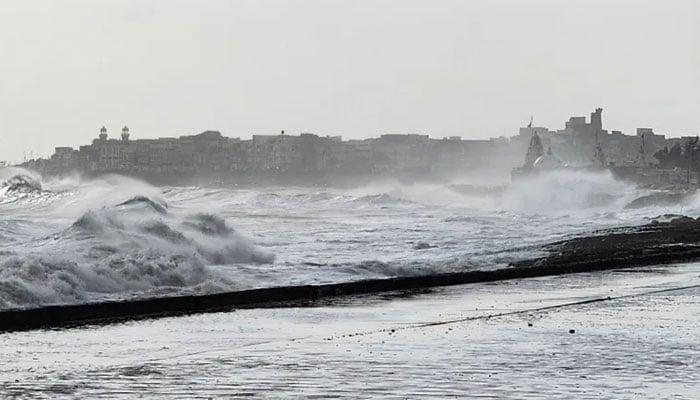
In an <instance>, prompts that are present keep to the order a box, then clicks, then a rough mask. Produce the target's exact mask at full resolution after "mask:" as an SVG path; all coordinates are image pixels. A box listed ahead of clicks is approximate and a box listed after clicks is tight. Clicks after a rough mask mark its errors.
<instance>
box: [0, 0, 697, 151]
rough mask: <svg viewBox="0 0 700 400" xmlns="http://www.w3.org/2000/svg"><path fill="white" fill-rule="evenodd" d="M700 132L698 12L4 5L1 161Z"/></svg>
mask: <svg viewBox="0 0 700 400" xmlns="http://www.w3.org/2000/svg"><path fill="white" fill-rule="evenodd" d="M598 106H600V107H603V109H604V112H603V125H604V127H605V128H606V129H609V130H612V129H617V130H623V131H624V132H626V133H631V134H634V130H635V128H637V127H652V128H654V129H655V131H657V132H661V133H666V134H668V135H670V136H681V135H690V134H692V135H695V134H697V133H700V2H698V1H695V0H666V1H663V2H660V1H642V0H636V1H627V0H624V1H623V0H585V1H579V0H567V1H561V0H469V1H467V0H457V1H450V0H394V1H388V0H371V1H370V0H342V1H340V0H227V1H223V0H201V1H199V0H198V1H195V0H188V1H182V0H104V1H94V0H60V1H59V0H44V1H38V0H3V1H2V2H0V160H8V161H21V160H22V158H23V156H24V154H25V153H26V154H27V156H30V155H34V156H37V155H40V156H49V155H50V154H51V153H52V152H53V149H54V147H56V146H74V147H77V146H79V145H81V144H87V143H89V142H90V141H91V140H92V139H93V138H94V137H96V136H97V134H98V131H99V128H100V127H101V126H102V125H105V126H106V127H107V128H108V131H109V134H110V135H112V136H118V134H119V132H120V130H121V128H122V126H124V125H128V126H129V128H130V130H131V134H132V138H153V137H162V136H178V135H184V134H194V133H198V132H202V131H204V130H207V129H212V130H219V131H221V132H222V133H223V134H224V135H227V136H232V137H242V138H246V137H250V136H251V135H252V134H274V133H279V131H280V130H285V131H286V132H287V133H289V134H298V133H301V132H312V133H316V134H319V135H323V136H325V135H342V136H343V137H344V138H345V139H349V138H364V137H373V136H378V135H380V134H383V133H422V134H429V135H431V136H433V137H444V136H452V135H459V136H462V137H464V138H474V139H477V138H488V137H495V136H501V135H506V136H511V135H515V134H517V132H518V127H520V126H524V125H526V124H527V122H528V120H529V119H530V115H533V116H534V121H535V125H537V126H547V127H549V128H552V129H556V128H562V127H563V124H564V121H565V120H567V119H568V118H569V116H571V115H581V116H583V115H586V116H587V115H588V114H589V113H590V112H591V111H592V110H593V109H594V108H596V107H598Z"/></svg>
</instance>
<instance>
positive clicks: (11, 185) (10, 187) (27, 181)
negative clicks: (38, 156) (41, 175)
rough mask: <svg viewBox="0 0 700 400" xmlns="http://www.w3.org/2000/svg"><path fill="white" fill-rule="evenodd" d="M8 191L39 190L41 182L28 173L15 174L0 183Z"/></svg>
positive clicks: (0, 186)
mask: <svg viewBox="0 0 700 400" xmlns="http://www.w3.org/2000/svg"><path fill="white" fill-rule="evenodd" d="M0 188H3V189H5V191H6V192H8V193H10V192H39V191H41V189H42V188H41V182H39V180H38V179H36V178H33V177H31V176H28V175H15V176H13V177H12V178H10V179H8V180H6V181H5V182H3V183H2V185H0Z"/></svg>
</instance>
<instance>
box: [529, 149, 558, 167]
mask: <svg viewBox="0 0 700 400" xmlns="http://www.w3.org/2000/svg"><path fill="white" fill-rule="evenodd" d="M533 166H534V167H535V169H557V168H561V167H563V166H564V164H562V162H561V160H560V159H559V157H557V156H555V155H554V154H552V153H547V154H545V155H543V156H539V157H537V160H535V163H534V164H533Z"/></svg>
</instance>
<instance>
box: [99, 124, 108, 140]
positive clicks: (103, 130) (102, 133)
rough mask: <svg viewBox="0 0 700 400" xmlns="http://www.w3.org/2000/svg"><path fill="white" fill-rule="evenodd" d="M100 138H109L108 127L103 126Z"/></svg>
mask: <svg viewBox="0 0 700 400" xmlns="http://www.w3.org/2000/svg"><path fill="white" fill-rule="evenodd" d="M99 138H100V140H107V128H105V127H104V126H102V129H100V136H99Z"/></svg>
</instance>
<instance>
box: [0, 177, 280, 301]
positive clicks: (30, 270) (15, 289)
mask: <svg viewBox="0 0 700 400" xmlns="http://www.w3.org/2000/svg"><path fill="white" fill-rule="evenodd" d="M13 182H17V180H13ZM102 184H104V182H102V183H101V184H98V186H100V185H102ZM86 187H90V184H89V183H88V184H86V183H85V182H82V183H81V184H80V185H79V186H78V187H75V188H74V189H75V190H76V192H74V193H73V198H72V200H73V202H74V203H75V202H77V203H80V205H82V206H88V207H87V210H86V211H83V212H82V214H80V215H77V216H76V217H75V219H74V220H73V222H72V223H70V224H69V225H68V226H65V225H64V227H63V228H60V225H62V224H63V221H66V220H68V218H69V217H70V215H71V211H72V210H75V209H77V208H79V205H78V204H72V206H71V207H65V208H64V207H57V208H55V209H50V210H43V211H44V212H51V213H52V215H50V216H48V215H46V216H45V217H47V218H48V219H51V221H50V222H49V223H44V221H42V220H40V219H39V220H36V221H31V220H26V221H20V222H17V220H16V219H11V218H10V217H11V216H13V215H14V214H16V212H12V211H16V210H17V209H16V208H15V209H13V210H2V209H0V220H1V221H2V222H3V223H2V224H0V228H3V229H0V235H3V236H5V235H6V236H8V237H9V236H10V235H12V234H15V233H16V231H20V230H22V229H25V230H28V231H29V232H30V233H33V234H27V233H26V232H25V233H24V234H25V236H26V237H25V238H24V239H22V240H2V242H0V308H8V307H29V306H37V305H46V304H59V303H75V302H82V301H88V300H96V299H105V298H108V299H110V298H125V297H130V296H153V295H165V294H173V293H200V292H206V293H209V292H213V291H221V290H232V289H235V288H236V287H238V286H237V283H236V281H235V279H234V278H235V277H232V276H225V275H224V274H221V273H219V271H218V270H217V269H216V267H215V266H216V265H220V264H226V265H231V264H269V263H272V262H273V261H274V258H275V257H274V255H273V254H272V253H271V252H269V251H266V250H264V249H262V248H260V247H259V246H257V245H255V244H254V243H253V242H251V241H250V240H249V239H247V238H245V237H243V236H242V235H240V234H239V233H238V232H237V231H236V230H235V229H234V228H233V227H231V226H230V225H229V224H228V222H227V221H226V220H225V219H224V218H223V217H221V216H219V215H216V214H214V213H206V212H191V213H190V212H188V210H182V209H178V210H177V212H171V210H170V208H169V206H168V204H167V203H166V202H165V201H164V200H163V199H160V198H158V197H157V196H153V195H152V194H149V195H135V196H131V197H129V198H127V199H125V200H119V198H118V197H116V196H113V197H109V198H103V197H101V198H100V199H99V200H100V202H95V200H96V197H95V196H94V195H93V194H90V193H87V194H85V193H80V192H81V191H84V190H85V188H86ZM102 188H103V189H104V187H102ZM116 189H117V190H116V191H115V190H112V191H109V192H110V193H111V194H112V195H114V194H115V193H116V192H119V188H116ZM22 190H24V189H22ZM76 198H78V199H82V200H84V201H82V202H81V201H76ZM110 201H111V202H112V203H113V205H107V206H100V204H101V203H105V202H110ZM19 202H20V203H22V202H24V203H26V199H25V200H20V201H19ZM86 203H87V204H86ZM15 205H16V204H15ZM66 205H67V204H66ZM3 211H4V212H3ZM62 213H63V214H62ZM39 216H40V215H39V214H37V215H35V217H39ZM5 217H7V218H5ZM49 217H51V218H49ZM12 221H15V222H14V223H12ZM51 228H54V230H53V231H52V230H51ZM17 235H19V233H17ZM20 236H21V235H20ZM0 239H2V237H0Z"/></svg>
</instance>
